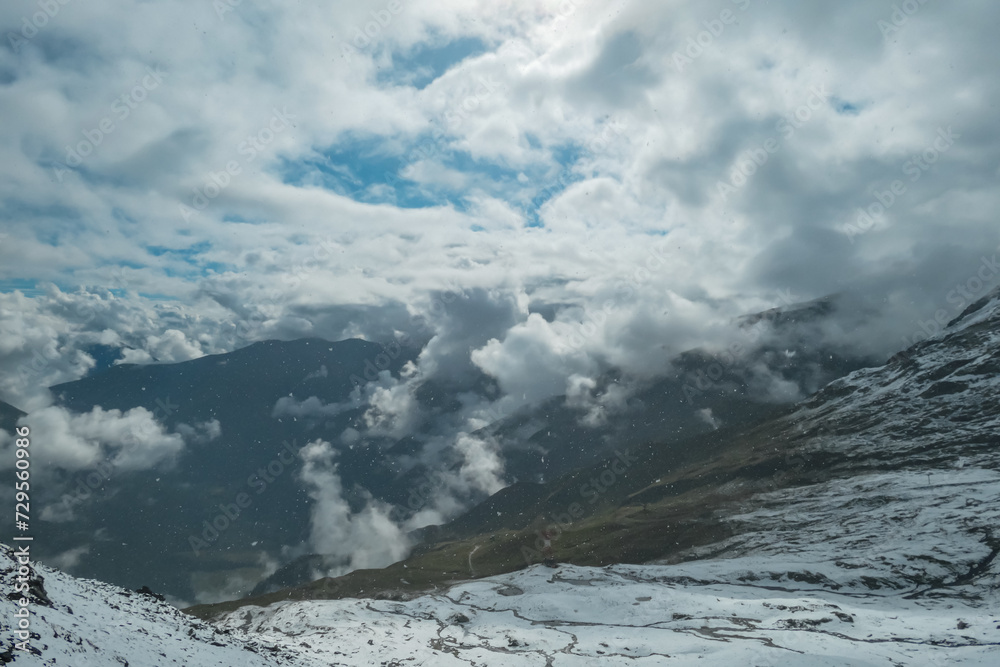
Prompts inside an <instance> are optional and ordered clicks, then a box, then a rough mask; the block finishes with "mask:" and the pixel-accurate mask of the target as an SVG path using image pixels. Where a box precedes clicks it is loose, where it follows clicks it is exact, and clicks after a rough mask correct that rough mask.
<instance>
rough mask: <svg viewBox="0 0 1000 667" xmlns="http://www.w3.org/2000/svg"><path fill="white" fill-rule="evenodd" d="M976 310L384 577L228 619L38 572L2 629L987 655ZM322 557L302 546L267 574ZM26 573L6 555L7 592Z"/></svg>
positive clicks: (758, 652)
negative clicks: (24, 608) (28, 614)
mask: <svg viewBox="0 0 1000 667" xmlns="http://www.w3.org/2000/svg"><path fill="white" fill-rule="evenodd" d="M973 306H974V307H970V308H968V309H966V311H965V312H963V313H962V314H961V315H960V317H958V318H956V319H955V320H954V321H953V322H952V323H951V324H950V325H949V326H948V327H947V328H946V329H945V330H944V331H943V332H942V333H940V334H938V335H937V336H934V337H932V338H930V339H929V340H926V341H924V342H921V343H919V344H917V345H914V346H912V347H910V348H909V349H907V350H905V351H902V352H901V353H900V354H897V355H895V356H894V357H893V358H892V359H891V360H889V361H888V362H887V363H885V364H883V365H880V366H878V367H870V368H863V369H859V370H857V371H854V372H851V373H849V374H846V375H844V376H842V377H840V378H838V379H836V380H834V381H832V382H830V383H829V384H828V385H826V386H825V387H823V388H822V389H821V390H820V391H818V392H816V393H814V394H813V395H811V396H809V397H808V398H806V399H805V400H803V401H800V402H798V403H797V404H794V405H773V404H772V405H771V406H770V407H769V408H767V409H764V408H760V409H759V411H758V412H757V416H756V418H754V419H751V420H748V421H745V422H743V423H731V424H728V425H722V426H721V427H720V428H717V429H714V430H710V431H707V432H703V433H696V434H693V435H689V436H688V437H686V438H684V439H683V440H680V441H671V440H669V439H661V440H649V441H645V442H638V441H637V442H632V443H623V446H621V447H617V452H614V453H612V454H611V455H610V456H608V457H606V458H603V457H599V460H598V461H597V462H595V463H593V464H591V465H589V466H585V467H583V468H579V469H575V470H572V471H570V472H568V473H565V474H563V475H560V476H556V477H554V478H552V479H548V480H544V481H542V482H534V481H520V482H517V483H514V484H511V485H510V486H508V487H507V488H505V489H503V490H502V491H500V492H498V493H496V494H494V495H493V496H491V497H490V498H488V499H486V500H485V501H484V502H483V503H481V504H479V505H478V506H476V507H475V508H473V509H472V510H471V511H469V512H467V513H466V514H465V515H463V516H461V517H459V518H458V519H456V520H455V521H452V522H450V523H448V524H446V525H444V526H440V527H436V528H432V529H428V530H426V531H424V532H425V535H424V537H425V542H424V543H423V544H422V545H420V546H419V547H418V548H417V549H416V550H415V551H414V553H413V554H411V555H410V557H409V558H407V559H405V560H404V561H401V562H399V563H396V564H394V565H391V566H389V567H387V568H383V569H378V570H356V571H354V572H352V573H350V574H348V575H345V576H343V577H339V578H335V579H331V578H324V579H319V580H316V581H312V582H309V583H307V584H302V585H292V586H291V587H288V588H283V589H282V590H279V591H276V592H273V593H268V594H263V595H258V596H256V597H253V598H250V599H243V600H236V601H232V602H227V603H221V604H216V605H202V606H198V607H195V608H192V609H189V610H187V611H188V613H189V614H190V615H191V616H195V617H198V618H201V619H211V621H212V623H210V624H206V623H204V622H202V621H200V620H197V618H191V616H185V615H183V614H181V613H179V612H178V611H176V610H175V609H173V608H171V607H169V606H167V605H164V604H162V603H161V602H159V601H157V600H156V599H155V597H154V596H151V595H149V594H147V593H140V592H133V591H129V590H123V589H119V588H116V587H114V586H109V585H107V584H103V583H100V582H95V581H87V580H78V579H75V578H73V577H69V576H67V575H65V574H63V573H61V572H59V571H56V570H52V569H49V568H47V567H45V566H42V565H38V564H32V566H31V568H30V570H29V574H28V583H29V589H28V597H29V601H30V604H31V605H32V608H33V610H34V611H35V612H36V613H35V614H34V615H33V616H32V626H31V631H32V632H33V633H34V634H33V635H32V639H31V646H32V648H33V651H34V653H33V654H31V655H29V654H25V653H18V652H17V649H16V648H15V646H14V643H13V640H12V639H11V638H10V637H3V638H0V661H4V662H7V661H9V660H10V659H13V658H16V659H17V662H18V664H20V662H21V661H22V660H26V661H27V662H26V664H36V663H37V664H41V663H42V662H43V661H52V660H55V661H56V662H57V663H58V664H63V663H66V664H91V663H93V664H139V665H145V664H149V665H153V664H163V661H174V662H179V663H183V664H189V665H210V664H237V663H239V664H246V665H248V666H250V665H258V664H260V665H263V664H287V665H312V664H320V663H323V664H328V663H330V662H331V661H333V662H336V663H337V664H349V665H368V664H406V662H407V661H408V660H418V661H419V660H424V661H427V662H428V664H431V663H434V662H435V661H440V660H441V659H442V656H443V655H446V654H447V657H448V658H449V659H450V658H455V659H456V660H461V661H467V662H477V663H479V664H494V663H496V664H512V665H515V664H536V663H537V664H549V663H551V664H556V663H557V662H559V661H563V662H567V663H568V664H582V663H587V664H589V663H590V662H593V661H598V660H607V659H609V658H618V659H620V660H627V661H633V660H636V661H641V660H643V659H647V660H648V659H654V660H655V659H659V658H662V659H663V660H673V659H677V658H678V657H679V656H693V655H698V656H699V657H704V658H706V660H705V662H710V663H711V664H765V663H766V664H800V663H801V664H805V663H806V662H808V663H809V664H812V663H813V662H816V664H820V662H823V661H825V662H823V664H827V663H828V664H835V663H836V664H848V663H850V664H855V663H857V664H861V663H865V664H868V663H871V664H928V665H944V664H957V663H959V662H961V663H962V664H969V665H975V666H986V665H992V664H994V663H995V661H996V650H997V646H998V645H1000V641H998V638H997V629H996V626H997V623H998V622H1000V621H998V618H997V616H996V610H997V608H998V605H1000V597H998V591H1000V530H998V528H997V526H998V525H1000V505H998V503H997V498H998V497H1000V436H998V433H1000V409H998V407H997V403H996V392H997V389H998V387H1000V291H996V292H994V293H993V294H991V295H990V296H989V298H987V299H984V300H982V301H981V302H977V303H976V304H973ZM348 344H349V345H351V346H353V347H354V349H355V350H359V349H360V350H361V351H362V352H363V353H368V352H371V351H375V350H376V348H364V347H358V345H357V343H356V342H348ZM284 345H286V344H273V343H272V344H264V345H262V347H261V348H259V350H260V351H262V352H264V353H265V354H264V355H263V356H264V357H268V356H270V354H269V353H274V352H275V351H276V350H277V349H279V348H282V347H283V346H284ZM287 345H289V346H291V347H293V348H294V347H295V346H301V347H303V348H305V349H306V351H307V352H309V353H312V352H314V351H316V350H315V347H314V346H317V345H320V343H318V342H316V341H310V342H308V343H305V342H295V343H291V344H287ZM341 345H343V344H341ZM322 346H324V349H326V351H327V352H336V351H338V345H336V344H328V343H322ZM331 347H332V349H330V348H331ZM343 349H348V348H343ZM298 353H302V350H298ZM234 354H236V353H234ZM222 356H223V357H225V356H227V355H222ZM275 356H281V353H277V354H276V355H275ZM333 356H336V355H333ZM285 359H286V363H285V364H284V365H288V362H287V359H288V357H285ZM331 359H332V357H331V358H327V359H326V361H331ZM218 360H219V358H216V361H218ZM250 361H251V362H253V359H252V358H250ZM189 363H193V362H189ZM202 363H206V362H204V361H203V362H202ZM226 365H227V364H226ZM362 365H363V362H362ZM345 368H347V369H350V368H356V365H353V364H352V363H347V364H346V365H345ZM119 372H126V373H127V372H129V370H128V369H125V371H119ZM158 372H161V373H162V372H164V371H162V370H159V371H158ZM186 372H187V371H186V370H185V373H186ZM340 388H341V389H343V390H347V389H348V387H346V386H344V385H341V387H340ZM140 391H141V389H140ZM243 395H244V396H251V395H254V394H253V392H248V393H247V394H243ZM296 395H297V394H296ZM258 398H259V400H260V401H262V402H261V403H260V405H264V404H266V401H268V400H270V397H267V396H258ZM64 400H65V399H64ZM171 400H173V399H171ZM4 412H6V413H8V414H10V415H14V416H15V417H16V416H17V415H18V413H17V412H13V411H11V410H10V409H9V407H5V406H0V416H2V414H3V413H4ZM178 412H179V410H178ZM236 413H238V411H236ZM216 414H219V413H216ZM234 414H235V413H234ZM230 418H232V417H230ZM8 419H9V418H8ZM491 428H493V429H495V430H496V431H498V432H502V430H503V429H502V427H500V426H497V425H494V426H493V427H491ZM307 430H308V429H307ZM236 467H240V466H238V465H237V466H236ZM188 491H189V492H191V493H192V494H195V493H199V491H198V489H197V488H195V487H189V488H188ZM122 493H123V491H119V492H118V493H117V495H115V497H116V498H117V497H118V496H120V495H122ZM151 495H153V494H151ZM97 504H98V505H102V506H106V507H110V508H112V509H115V508H117V506H116V505H114V504H113V503H106V502H101V501H99V502H98V503H97ZM255 521H256V517H255ZM145 534H146V535H147V536H152V532H150V531H147V532H146V533H145ZM40 543H41V541H40V540H39V541H36V544H40ZM218 562H220V563H221V562H222V561H221V559H220V560H219V561H218ZM546 564H547V565H548V566H546ZM154 565H156V566H159V565H158V563H154ZM180 565H181V566H182V567H183V565H184V563H181V564H180ZM326 565H327V564H326V563H324V562H323V557H322V556H311V557H305V558H302V559H300V560H297V561H294V562H292V563H290V564H288V565H287V566H286V567H285V568H283V569H282V570H279V572H278V573H276V574H275V576H274V577H273V578H272V582H271V583H272V584H278V585H280V584H281V583H285V585H288V584H289V583H291V582H295V581H296V580H299V579H301V578H302V577H305V576H308V574H309V573H310V572H311V571H312V570H313V569H316V568H322V567H324V566H326ZM148 574H149V575H150V576H152V575H153V574H154V572H153V570H152V569H150V571H149V573H148ZM16 576H17V569H16V560H15V555H14V553H13V551H12V550H11V549H10V548H9V547H7V546H0V579H2V580H3V583H4V585H5V586H6V588H8V589H10V590H13V589H14V583H15V578H16ZM264 587H266V586H262V588H264ZM15 597H16V596H14V595H11V596H6V597H4V598H3V599H0V607H3V609H2V611H3V613H4V616H5V617H7V618H13V617H14V616H13V615H14V613H15V609H16V607H15V604H16V601H15V599H14V598H15ZM8 598H10V599H8ZM581 629H582V630H581ZM46 664H47V663H46Z"/></svg>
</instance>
